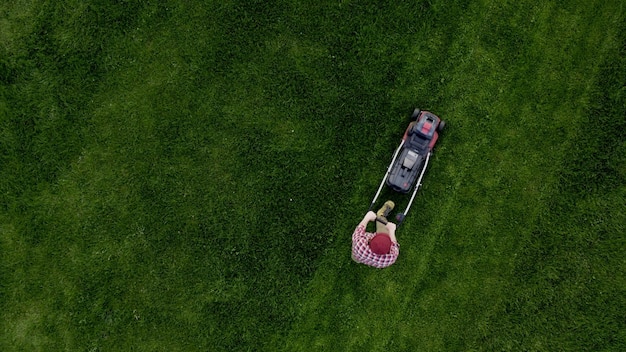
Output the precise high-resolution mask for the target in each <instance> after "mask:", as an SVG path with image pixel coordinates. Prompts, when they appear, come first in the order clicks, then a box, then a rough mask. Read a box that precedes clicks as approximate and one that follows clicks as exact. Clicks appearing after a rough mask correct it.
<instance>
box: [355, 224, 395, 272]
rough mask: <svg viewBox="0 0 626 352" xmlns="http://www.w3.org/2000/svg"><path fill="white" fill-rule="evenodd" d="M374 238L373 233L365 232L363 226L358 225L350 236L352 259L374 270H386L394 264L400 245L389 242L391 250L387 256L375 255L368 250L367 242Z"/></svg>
mask: <svg viewBox="0 0 626 352" xmlns="http://www.w3.org/2000/svg"><path fill="white" fill-rule="evenodd" d="M374 236H376V234H375V233H369V232H365V226H364V225H359V226H357V228H356V229H355V230H354V233H353V234H352V257H353V258H354V259H355V260H356V261H357V262H359V263H363V264H365V265H369V266H373V267H375V268H386V267H388V266H389V265H391V264H393V263H395V262H396V259H398V253H400V245H399V244H398V243H397V242H391V248H390V249H389V253H387V254H376V253H374V252H372V250H371V249H370V245H369V242H370V240H371V239H372V238H374Z"/></svg>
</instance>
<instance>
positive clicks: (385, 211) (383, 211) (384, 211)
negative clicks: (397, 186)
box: [376, 200, 396, 219]
mask: <svg viewBox="0 0 626 352" xmlns="http://www.w3.org/2000/svg"><path fill="white" fill-rule="evenodd" d="M395 206H396V205H395V204H394V203H393V202H392V201H390V200H388V201H386V202H385V204H383V206H382V207H381V208H380V209H378V212H376V216H377V217H381V218H385V219H386V218H387V215H389V213H390V212H391V211H392V210H393V208H394V207H395Z"/></svg>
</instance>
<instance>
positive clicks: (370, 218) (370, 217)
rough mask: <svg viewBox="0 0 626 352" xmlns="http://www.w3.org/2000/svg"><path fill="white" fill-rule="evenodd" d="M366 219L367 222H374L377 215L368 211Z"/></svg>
mask: <svg viewBox="0 0 626 352" xmlns="http://www.w3.org/2000/svg"><path fill="white" fill-rule="evenodd" d="M365 219H366V220H367V221H374V220H376V213H374V212H373V211H371V210H370V211H368V212H367V214H365Z"/></svg>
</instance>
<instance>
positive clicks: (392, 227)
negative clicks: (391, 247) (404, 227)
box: [387, 222, 396, 232]
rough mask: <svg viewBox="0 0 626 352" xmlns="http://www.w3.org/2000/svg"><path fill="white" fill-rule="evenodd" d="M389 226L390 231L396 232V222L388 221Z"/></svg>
mask: <svg viewBox="0 0 626 352" xmlns="http://www.w3.org/2000/svg"><path fill="white" fill-rule="evenodd" d="M387 228H388V229H389V232H396V224H394V223H393V222H388V223H387Z"/></svg>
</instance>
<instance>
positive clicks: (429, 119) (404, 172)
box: [387, 111, 443, 193]
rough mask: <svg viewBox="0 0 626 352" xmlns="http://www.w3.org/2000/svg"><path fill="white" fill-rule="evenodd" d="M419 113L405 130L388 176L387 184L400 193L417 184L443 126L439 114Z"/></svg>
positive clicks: (406, 191)
mask: <svg viewBox="0 0 626 352" xmlns="http://www.w3.org/2000/svg"><path fill="white" fill-rule="evenodd" d="M414 114H415V113H414ZM417 114H418V116H417V117H416V118H415V119H416V120H415V121H412V122H411V123H410V124H409V127H408V128H407V129H406V131H405V132H404V136H403V137H402V140H403V141H404V143H403V147H402V149H401V151H400V154H399V156H398V158H396V160H395V162H394V164H393V165H392V167H391V172H390V173H389V175H388V177H387V185H388V186H389V187H391V188H392V189H393V190H394V191H396V192H400V193H408V192H409V191H410V190H411V188H413V186H414V185H415V181H416V180H417V178H418V176H419V175H420V174H421V173H422V171H423V169H424V167H425V166H426V163H425V162H426V157H427V155H428V154H429V153H430V152H431V151H432V149H433V147H434V146H435V143H437V139H438V138H439V134H438V133H437V130H438V128H440V126H442V127H443V124H441V119H440V118H439V117H438V116H437V115H435V114H433V113H430V112H428V111H418V112H417Z"/></svg>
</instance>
